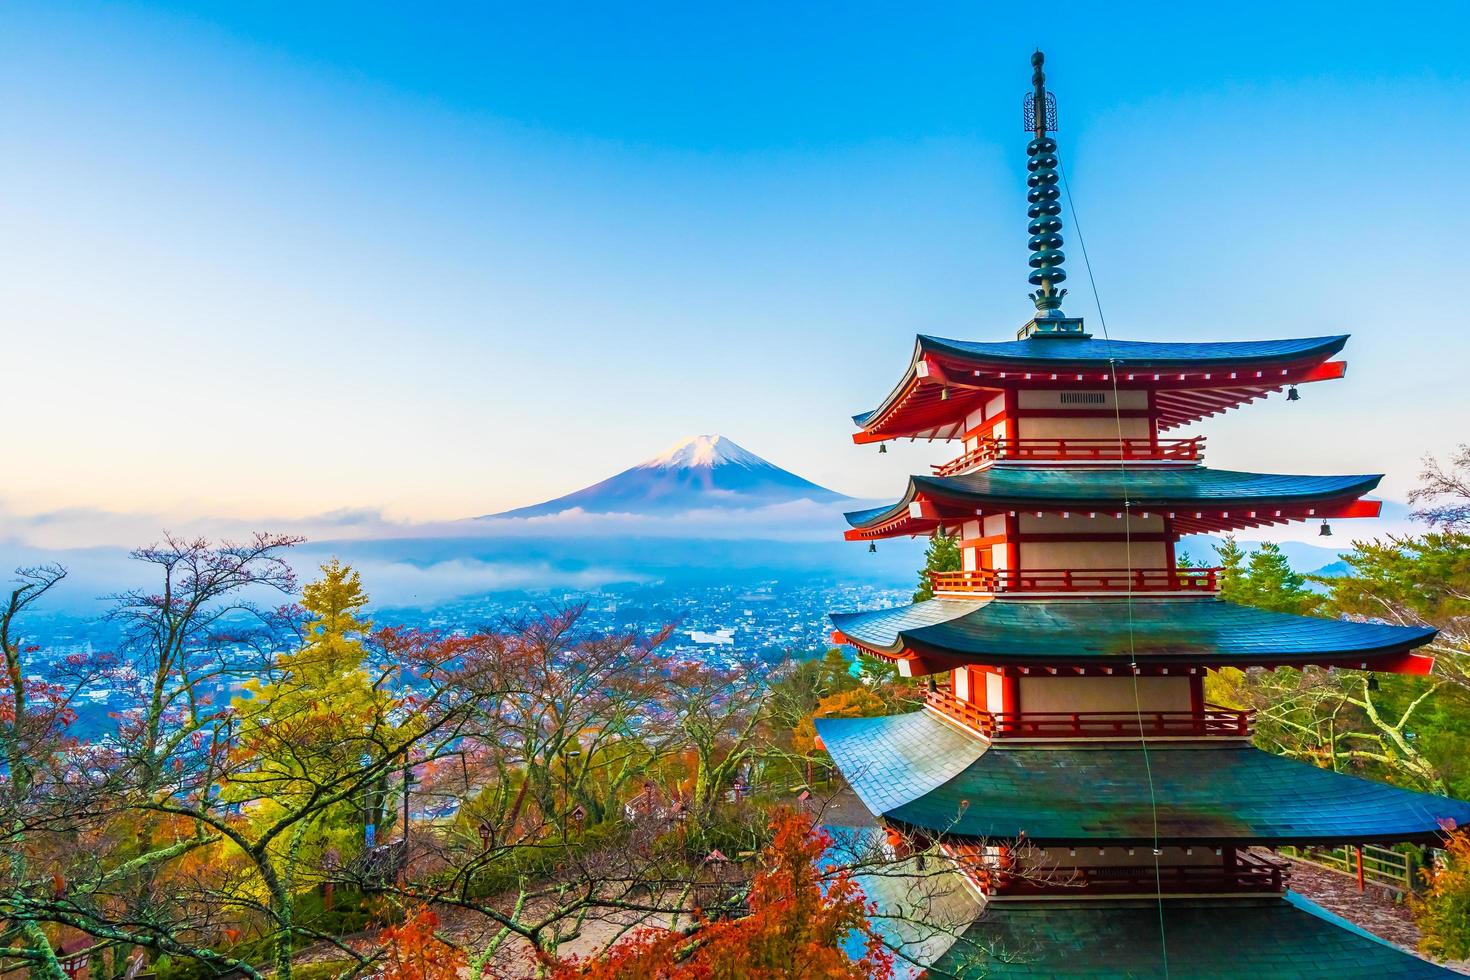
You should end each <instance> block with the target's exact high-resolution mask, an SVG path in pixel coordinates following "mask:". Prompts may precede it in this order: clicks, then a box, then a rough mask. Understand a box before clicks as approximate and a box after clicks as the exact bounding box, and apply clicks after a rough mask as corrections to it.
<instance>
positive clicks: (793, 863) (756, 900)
mask: <svg viewBox="0 0 1470 980" xmlns="http://www.w3.org/2000/svg"><path fill="white" fill-rule="evenodd" d="M772 830H773V834H772V840H771V843H770V844H769V845H768V846H767V847H766V849H765V850H764V851H763V852H762V854H761V860H760V863H761V867H760V870H759V871H757V872H756V874H755V876H754V877H753V879H752V880H751V883H750V890H749V894H748V897H747V899H746V902H745V908H744V909H743V910H742V911H741V912H740V913H738V914H735V915H732V916H730V917H728V918H724V919H710V918H707V917H701V918H700V919H699V920H698V922H697V924H696V925H695V927H694V928H692V929H690V930H689V931H687V932H677V931H658V930H648V931H644V932H642V933H639V934H638V935H636V936H634V937H633V938H632V939H631V940H630V941H629V942H627V943H625V944H623V945H620V946H617V947H614V948H613V950H611V951H610V953H609V954H608V955H607V956H605V957H603V958H599V959H592V960H577V959H572V960H566V961H562V962H560V963H558V964H557V965H556V968H555V970H554V972H553V973H552V976H553V977H556V978H562V980H571V978H576V977H585V978H594V980H632V978H635V977H637V978H644V977H647V978H675V977H691V978H708V980H778V978H785V977H792V976H802V977H829V978H834V980H835V978H841V977H851V978H854V980H857V978H879V980H882V978H888V977H891V976H892V975H893V955H892V954H891V953H890V952H889V951H888V950H887V948H886V947H885V946H884V944H883V940H882V939H881V937H880V936H879V935H878V934H877V933H876V932H874V931H873V929H872V926H871V925H870V923H869V918H868V917H869V914H870V913H871V911H872V909H871V906H869V905H868V904H867V903H866V901H865V900H864V898H863V894H862V891H861V889H860V888H859V887H858V885H857V882H856V881H855V880H854V878H853V876H852V875H851V874H850V873H848V872H846V871H837V872H835V873H830V874H829V873H824V872H823V870H822V869H821V865H820V861H821V860H822V857H823V854H824V852H825V851H826V850H827V849H828V847H829V846H830V845H831V843H832V839H831V837H830V836H828V835H827V833H826V832H825V831H822V830H820V829H818V828H816V827H814V825H813V823H812V820H811V818H810V817H809V816H807V815H805V814H801V813H797V812H795V811H791V810H785V811H780V812H779V813H778V814H777V815H776V817H775V820H774V821H773V825H772ZM854 938H855V939H856V943H857V945H858V946H859V947H860V949H861V953H862V955H861V956H859V957H858V958H857V959H854V958H852V957H850V956H849V955H848V954H847V952H846V951H845V947H847V946H848V945H849V944H850V943H852V942H853V941H854Z"/></svg>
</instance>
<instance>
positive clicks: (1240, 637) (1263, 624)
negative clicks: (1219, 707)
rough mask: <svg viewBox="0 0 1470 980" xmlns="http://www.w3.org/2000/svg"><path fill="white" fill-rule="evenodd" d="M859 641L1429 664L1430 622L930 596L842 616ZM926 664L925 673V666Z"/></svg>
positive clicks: (1151, 658)
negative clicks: (1418, 651)
mask: <svg viewBox="0 0 1470 980" xmlns="http://www.w3.org/2000/svg"><path fill="white" fill-rule="evenodd" d="M831 619H832V623H833V625H834V626H835V627H836V628H837V630H838V631H839V632H840V633H841V634H842V635H843V637H845V638H846V639H847V640H849V641H850V642H853V643H855V644H857V645H859V646H861V647H863V648H864V649H866V650H868V651H870V652H873V653H877V654H881V655H884V656H889V657H896V658H905V657H913V658H917V659H919V660H923V661H929V660H932V661H933V662H934V663H933V665H932V666H935V667H938V668H940V669H942V668H944V667H948V666H955V665H958V664H960V663H984V664H989V665H993V666H1006V665H1010V664H1015V665H1021V664H1044V665H1048V666H1080V667H1091V666H1101V665H1114V666H1126V665H1127V664H1129V663H1131V662H1133V661H1135V660H1136V661H1137V662H1138V663H1139V664H1141V665H1149V666H1153V665H1159V664H1197V665H1198V664H1204V665H1208V666H1211V667H1221V666H1238V667H1250V666H1273V665H1279V664H1325V665H1335V666H1341V667H1362V666H1363V665H1365V664H1366V665H1368V666H1369V667H1372V668H1374V669H1397V670H1401V671H1404V672H1409V673H1423V672H1426V671H1427V668H1428V666H1429V665H1430V664H1431V663H1432V661H1431V660H1430V658H1428V657H1422V656H1414V655H1410V654H1409V651H1411V650H1413V649H1414V648H1415V647H1419V646H1422V645H1424V644H1425V643H1428V642H1429V641H1430V640H1431V639H1433V637H1434V634H1435V630H1433V629H1430V628H1426V627H1415V626H1392V625H1389V624H1386V623H1359V622H1352V621H1350V620H1344V619H1322V618H1320V617H1317V616H1295V615H1292V614H1290V613H1277V612H1268V611H1266V610H1264V609H1255V608H1252V607H1250V606H1241V605H1237V604H1236V603H1233V602H1225V601H1224V600H1221V599H1216V598H1213V597H1184V598H1142V597H1138V596H1135V597H1133V598H1132V599H1131V600H1130V599H1129V598H1128V597H1127V596H1117V597H1111V596H1110V597H1105V598H1088V599H1072V598H1065V599H1052V600H1046V599H1005V600H978V601H967V600H960V599H928V600H926V601H924V602H916V603H914V604H912V605H908V606H899V607H896V608H891V609H877V610H872V611H870V612H858V613H834V614H833V615H832V617H831ZM924 672H926V671H916V673H924Z"/></svg>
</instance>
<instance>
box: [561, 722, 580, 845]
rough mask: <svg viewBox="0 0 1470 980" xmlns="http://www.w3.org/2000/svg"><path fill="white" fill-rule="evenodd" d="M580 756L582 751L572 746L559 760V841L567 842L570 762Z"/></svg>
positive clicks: (570, 796) (570, 791) (570, 800)
mask: <svg viewBox="0 0 1470 980" xmlns="http://www.w3.org/2000/svg"><path fill="white" fill-rule="evenodd" d="M581 754H582V749H581V748H580V747H578V746H575V745H574V746H573V747H572V748H569V749H567V750H566V751H565V752H563V753H562V760H561V795H562V803H561V841H562V843H563V844H565V843H566V842H567V806H568V805H569V804H570V803H571V802H572V760H573V759H576V758H578V757H579V756H580V755H581Z"/></svg>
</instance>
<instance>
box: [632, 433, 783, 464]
mask: <svg viewBox="0 0 1470 980" xmlns="http://www.w3.org/2000/svg"><path fill="white" fill-rule="evenodd" d="M638 465H639V466H640V467H643V468H645V469H666V470H669V469H689V468H703V469H710V468H713V467H715V466H726V465H735V466H769V465H770V464H769V463H767V462H766V461H765V460H763V459H761V458H760V457H759V456H757V455H756V454H755V453H753V452H751V451H750V450H748V449H742V448H741V447H740V446H737V445H736V444H735V443H734V441H733V440H730V439H726V438H725V437H724V436H722V435H708V436H690V437H689V438H688V439H684V440H681V441H680V442H676V443H675V444H674V445H672V446H670V447H669V448H668V449H666V450H664V451H663V452H661V453H659V454H658V455H657V456H654V457H653V458H652V459H648V460H645V461H644V462H642V463H639V464H638Z"/></svg>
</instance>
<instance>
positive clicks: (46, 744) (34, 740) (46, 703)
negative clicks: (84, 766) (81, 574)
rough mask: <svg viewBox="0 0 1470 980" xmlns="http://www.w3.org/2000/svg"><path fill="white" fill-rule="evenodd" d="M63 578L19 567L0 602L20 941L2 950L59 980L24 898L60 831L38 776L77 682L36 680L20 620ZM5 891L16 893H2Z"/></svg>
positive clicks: (49, 768)
mask: <svg viewBox="0 0 1470 980" xmlns="http://www.w3.org/2000/svg"><path fill="white" fill-rule="evenodd" d="M65 577H66V571H65V569H63V568H61V567H59V566H55V565H45V566H36V567H32V568H21V569H17V570H16V572H15V581H14V582H13V584H12V588H11V590H10V594H9V596H8V597H7V598H6V600H5V603H4V606H3V607H0V657H3V658H4V666H5V671H4V675H3V677H0V755H3V759H4V771H5V775H6V777H7V778H6V779H4V780H3V781H0V820H3V825H0V826H3V830H0V841H3V844H4V848H3V849H4V852H5V854H6V855H7V860H6V864H5V867H4V868H3V870H0V882H3V885H4V886H5V887H4V888H3V889H0V920H3V921H5V922H7V923H9V924H11V925H12V926H13V927H14V929H15V932H16V934H17V936H18V939H19V941H20V942H21V943H22V944H23V945H21V946H13V945H12V946H10V947H9V948H7V949H6V950H5V955H7V956H10V957H14V958H16V959H19V960H20V961H22V962H24V963H26V964H28V966H29V967H30V970H31V972H32V975H33V976H36V977H44V978H46V980H60V978H61V977H63V976H64V975H65V974H64V973H63V972H62V969H61V964H60V963H59V962H58V960H57V958H56V953H55V950H54V949H53V948H52V944H51V941H50V938H49V937H48V936H47V934H46V930H45V928H44V927H43V922H44V920H43V919H42V918H41V917H40V916H38V915H36V914H35V910H34V909H32V908H31V907H30V906H29V903H28V902H26V901H25V897H26V896H27V894H28V893H31V892H33V891H34V890H35V889H37V888H38V887H40V888H44V887H45V886H46V883H45V880H44V874H43V873H38V870H39V869H38V868H37V867H36V864H35V862H34V861H33V857H34V855H35V852H36V850H37V849H38V847H39V846H42V845H43V844H44V843H45V841H46V838H47V837H48V836H50V835H51V834H54V833H57V832H65V830H66V829H67V824H66V822H65V821H62V820H58V819H57V818H58V817H59V816H61V814H60V813H58V812H56V811H55V810H54V809H51V808H48V807H37V805H36V804H37V803H38V802H40V800H39V799H38V794H37V793H36V790H37V784H38V782H40V783H44V782H45V781H46V779H47V777H48V776H53V775H56V768H57V762H58V755H59V754H60V753H62V752H63V751H64V750H65V749H66V747H67V746H66V728H67V726H68V724H69V723H70V721H71V720H72V717H73V712H72V711H71V708H70V700H71V696H72V695H73V694H74V693H75V691H76V689H77V687H78V686H79V685H77V684H75V683H74V684H73V685H71V686H67V685H65V684H57V683H55V682H52V681H47V680H43V679H40V676H39V669H38V665H37V664H36V663H35V662H34V660H33V657H34V655H35V654H36V653H37V652H38V651H37V648H36V647H34V646H33V645H31V644H28V643H27V642H26V640H25V638H24V636H23V633H22V620H23V617H24V615H25V613H26V612H27V610H28V609H30V608H31V607H32V606H34V605H35V604H36V603H38V602H40V601H41V599H42V598H43V597H45V595H46V594H47V593H48V592H50V591H51V590H52V589H53V588H55V587H56V586H57V585H58V584H59V583H60V582H61V580H62V579H64V578H65ZM7 898H10V899H13V900H7Z"/></svg>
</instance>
